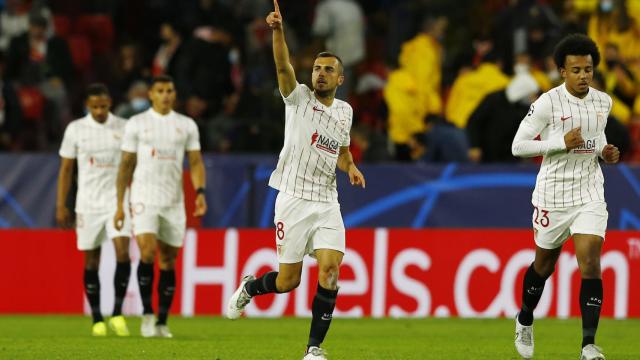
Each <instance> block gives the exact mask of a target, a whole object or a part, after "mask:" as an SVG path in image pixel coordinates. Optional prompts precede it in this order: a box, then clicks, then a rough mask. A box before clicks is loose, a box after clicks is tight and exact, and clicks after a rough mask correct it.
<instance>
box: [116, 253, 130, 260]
mask: <svg viewBox="0 0 640 360" xmlns="http://www.w3.org/2000/svg"><path fill="white" fill-rule="evenodd" d="M116 261H117V262H119V263H123V262H130V261H131V260H130V258H129V252H128V251H120V252H117V253H116Z"/></svg>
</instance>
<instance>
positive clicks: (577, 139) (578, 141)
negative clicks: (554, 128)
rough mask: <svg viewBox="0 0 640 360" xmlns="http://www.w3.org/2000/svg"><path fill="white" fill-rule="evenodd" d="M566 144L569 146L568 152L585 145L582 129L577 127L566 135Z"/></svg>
mask: <svg viewBox="0 0 640 360" xmlns="http://www.w3.org/2000/svg"><path fill="white" fill-rule="evenodd" d="M564 143H565V144H566V145H567V151H569V150H571V149H575V148H577V147H580V146H582V145H584V139H583V138H582V129H581V128H580V127H577V128H575V129H572V130H571V131H569V132H568V133H566V134H564Z"/></svg>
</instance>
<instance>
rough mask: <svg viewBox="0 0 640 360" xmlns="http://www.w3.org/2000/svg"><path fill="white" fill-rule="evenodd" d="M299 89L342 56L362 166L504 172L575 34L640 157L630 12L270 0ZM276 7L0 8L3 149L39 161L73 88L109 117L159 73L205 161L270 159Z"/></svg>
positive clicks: (261, 2) (635, 13) (629, 7)
mask: <svg viewBox="0 0 640 360" xmlns="http://www.w3.org/2000/svg"><path fill="white" fill-rule="evenodd" d="M280 5H281V10H282V11H283V13H285V14H286V16H285V18H286V19H287V24H285V26H286V28H287V40H288V44H289V46H290V51H291V55H292V58H291V59H292V62H293V65H294V67H295V69H296V73H297V76H298V81H300V82H305V83H309V82H310V77H311V76H310V75H311V65H312V64H313V59H314V57H315V54H317V53H318V52H319V51H323V50H328V51H332V52H334V53H336V54H337V55H339V56H341V58H342V60H343V62H344V65H345V78H346V81H345V84H344V86H342V87H341V88H340V91H339V93H338V97H339V98H342V99H346V100H347V101H349V103H350V104H351V105H352V106H353V108H354V123H353V129H352V144H351V147H352V151H353V153H354V157H355V158H356V160H357V161H365V162H377V161H390V160H397V161H406V162H415V161H426V162H431V161H468V160H471V161H475V162H483V163H486V162H513V161H520V160H517V159H514V158H513V157H511V156H510V154H509V151H508V150H509V146H510V143H511V137H512V134H513V132H514V129H516V128H517V125H518V123H519V121H520V120H521V118H522V116H523V113H526V108H527V105H528V104H529V103H530V102H531V100H532V99H533V98H534V97H535V96H536V94H538V93H541V92H544V91H547V90H549V89H550V88H551V87H553V86H557V85H558V84H560V83H561V81H562V79H560V76H559V73H558V71H557V69H556V67H555V65H554V64H553V59H552V57H551V55H552V52H553V47H554V45H555V44H556V43H557V41H558V40H559V39H560V38H561V37H563V36H565V35H566V34H569V33H573V32H582V33H586V34H588V35H589V36H591V37H593V38H594V39H595V40H596V42H597V43H598V45H599V47H600V51H601V52H602V55H603V60H604V61H602V62H601V66H600V67H599V68H598V69H597V70H598V74H597V77H596V81H594V86H597V87H599V88H601V89H603V90H604V91H606V92H607V93H609V94H610V95H611V96H612V97H613V98H614V107H613V109H612V112H611V117H610V119H609V124H610V125H608V126H607V129H606V130H607V135H608V136H609V135H610V141H611V142H613V143H616V145H618V146H619V147H620V148H621V150H622V153H623V159H624V160H626V161H640V96H639V95H640V83H639V82H638V79H640V1H636V0H486V1H477V0H458V1H449V0H397V1H391V0H366V1H365V0H281V1H280ZM272 6H273V3H272V1H271V0H235V1H232V0H186V1H181V2H178V3H176V2H174V1H170V0H154V1H148V2H145V1H124V0H109V1H101V0H86V1H83V2H77V1H71V0H5V1H0V51H3V52H4V56H3V57H2V58H1V64H0V85H1V88H2V100H1V101H0V148H1V149H2V150H3V151H27V150H28V151H50V150H52V149H55V148H56V147H57V146H58V143H59V141H60V136H61V134H62V130H63V128H64V126H66V124H67V123H68V122H69V121H70V120H71V119H74V118H78V117H81V116H83V115H84V114H85V109H84V103H83V101H82V99H83V94H82V90H83V89H84V88H85V87H86V85H87V84H88V83H90V82H93V81H102V82H105V83H107V84H108V86H109V88H110V90H111V91H112V95H113V99H114V109H115V110H114V111H115V112H116V113H117V114H119V115H121V116H124V117H130V116H132V115H134V114H136V113H138V112H141V111H144V110H145V109H146V108H147V107H148V101H147V100H146V93H147V91H148V88H147V85H146V84H147V82H148V80H149V79H150V78H151V77H152V76H155V75H159V74H169V75H171V76H172V77H173V78H174V79H175V82H176V87H177V90H178V104H177V105H178V110H180V111H182V112H184V113H186V114H188V115H189V116H191V117H193V118H194V119H195V120H196V122H197V124H198V126H199V127H200V133H201V137H202V143H203V147H204V149H205V150H206V151H212V152H258V153H260V152H263V153H276V152H277V151H278V150H279V148H280V146H281V143H282V140H283V126H282V123H283V104H282V101H281V98H280V94H279V93H278V90H277V84H276V76H275V73H274V67H273V59H272V53H271V33H270V30H269V29H268V28H267V27H266V25H265V21H264V18H265V16H266V15H267V14H268V12H269V11H270V10H271V8H272Z"/></svg>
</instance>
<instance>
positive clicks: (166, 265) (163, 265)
mask: <svg viewBox="0 0 640 360" xmlns="http://www.w3.org/2000/svg"><path fill="white" fill-rule="evenodd" d="M158 267H159V268H160V269H161V270H173V269H174V268H175V267H176V259H174V258H168V257H160V261H159V262H158Z"/></svg>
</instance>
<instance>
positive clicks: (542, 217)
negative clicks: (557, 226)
mask: <svg viewBox="0 0 640 360" xmlns="http://www.w3.org/2000/svg"><path fill="white" fill-rule="evenodd" d="M533 222H534V223H536V224H537V225H540V226H542V227H545V228H546V227H547V226H549V210H544V209H538V207H537V206H534V207H533Z"/></svg>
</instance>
